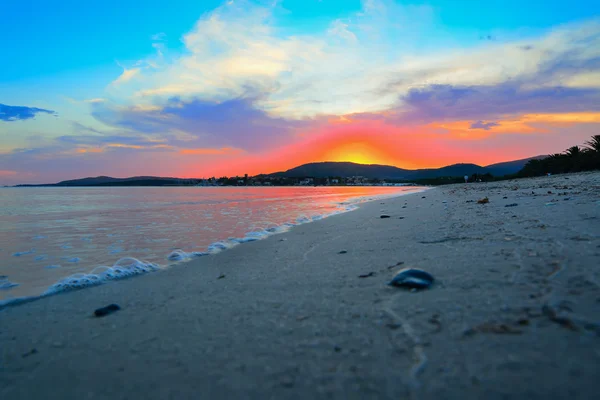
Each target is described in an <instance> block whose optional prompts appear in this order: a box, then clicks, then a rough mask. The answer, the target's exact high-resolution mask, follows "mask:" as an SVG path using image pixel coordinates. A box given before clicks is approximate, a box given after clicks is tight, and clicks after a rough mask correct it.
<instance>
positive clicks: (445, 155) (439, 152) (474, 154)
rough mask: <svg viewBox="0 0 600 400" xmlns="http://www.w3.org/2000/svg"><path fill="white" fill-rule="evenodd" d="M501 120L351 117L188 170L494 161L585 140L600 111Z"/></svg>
mask: <svg viewBox="0 0 600 400" xmlns="http://www.w3.org/2000/svg"><path fill="white" fill-rule="evenodd" d="M495 122H497V123H498V125H497V126H494V127H493V128H492V129H490V130H483V129H471V125H472V123H473V121H454V122H448V123H434V124H427V125H406V126H397V125H393V124H389V123H386V122H385V121H384V120H378V119H373V120H360V119H352V118H351V117H346V118H345V119H343V120H338V119H336V120H334V121H330V123H329V124H327V125H326V126H324V127H321V128H318V129H316V130H313V131H307V132H304V134H303V135H302V136H300V137H298V138H297V139H298V141H297V142H295V143H293V144H290V145H287V146H284V147H281V148H278V149H275V150H273V151H270V152H265V153H261V154H248V153H245V154H237V155H235V156H234V157H226V158H224V159H223V161H222V162H218V163H215V162H214V159H212V160H211V163H210V165H209V164H208V163H202V164H198V165H196V166H195V167H193V168H191V169H190V170H189V171H188V173H189V174H190V175H193V176H212V175H224V174H227V175H236V174H244V173H248V174H250V175H254V174H259V173H270V172H275V171H282V170H286V169H289V168H292V167H295V166H297V165H301V164H304V163H309V162H320V161H351V162H357V163H363V164H386V165H394V166H397V167H400V168H407V169H416V168H437V167H442V166H445V165H450V164H454V163H461V162H472V163H477V164H479V165H489V164H493V163H497V162H502V161H509V160H515V159H519V158H526V157H531V156H535V155H540V154H550V153H553V152H557V151H562V150H563V149H564V148H567V147H568V146H570V145H573V144H577V143H578V142H579V143H583V141H585V140H586V139H587V138H588V137H589V134H590V133H589V131H586V130H585V129H583V128H582V127H583V126H584V125H583V124H582V123H600V114H599V113H570V114H527V115H522V116H513V117H510V118H506V119H504V120H498V121H495ZM574 124H576V125H574ZM572 125H574V126H572ZM588 129H593V127H592V126H589V128H588ZM484 138H485V139H486V140H478V139H484ZM209 150H210V151H209V152H208V153H206V152H205V151H206V149H200V150H199V153H198V154H221V151H220V149H209ZM190 154H193V153H190Z"/></svg>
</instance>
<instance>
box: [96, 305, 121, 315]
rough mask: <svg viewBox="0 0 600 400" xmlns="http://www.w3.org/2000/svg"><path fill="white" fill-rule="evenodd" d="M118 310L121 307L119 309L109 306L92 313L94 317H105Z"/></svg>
mask: <svg viewBox="0 0 600 400" xmlns="http://www.w3.org/2000/svg"><path fill="white" fill-rule="evenodd" d="M120 309H121V307H119V306H118V305H117V304H109V305H107V306H106V307H102V308H99V309H97V310H96V311H94V315H95V316H96V317H104V316H105V315H108V314H112V313H114V312H115V311H119V310H120Z"/></svg>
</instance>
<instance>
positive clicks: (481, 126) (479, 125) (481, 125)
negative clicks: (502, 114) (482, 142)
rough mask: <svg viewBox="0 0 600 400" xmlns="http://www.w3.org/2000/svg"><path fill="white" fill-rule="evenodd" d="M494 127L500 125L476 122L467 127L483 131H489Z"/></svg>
mask: <svg viewBox="0 0 600 400" xmlns="http://www.w3.org/2000/svg"><path fill="white" fill-rule="evenodd" d="M495 126H500V124H499V123H497V122H483V121H477V122H473V123H472V124H471V126H470V127H469V129H483V130H485V131H489V130H490V129H492V128H493V127H495Z"/></svg>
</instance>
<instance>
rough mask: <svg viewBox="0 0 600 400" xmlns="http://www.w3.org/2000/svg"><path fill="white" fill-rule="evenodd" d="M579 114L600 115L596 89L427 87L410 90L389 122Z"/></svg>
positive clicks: (517, 84) (508, 84)
mask: <svg viewBox="0 0 600 400" xmlns="http://www.w3.org/2000/svg"><path fill="white" fill-rule="evenodd" d="M582 111H600V89H595V88H592V89H588V88H569V87H560V86H559V87H541V88H539V87H538V88H527V83H526V82H506V83H500V84H497V85H489V86H451V85H431V86H427V87H424V88H419V89H411V90H410V91H409V92H408V94H407V95H406V96H404V97H403V98H401V101H400V105H399V107H398V109H397V110H396V112H395V114H394V117H393V118H394V119H396V120H397V121H404V122H412V123H429V122H435V121H452V120H490V119H492V120H494V119H500V118H504V117H507V116H514V115H522V114H531V113H567V112H582Z"/></svg>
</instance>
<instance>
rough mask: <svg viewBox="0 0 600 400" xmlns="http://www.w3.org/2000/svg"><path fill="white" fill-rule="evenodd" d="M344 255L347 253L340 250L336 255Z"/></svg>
mask: <svg viewBox="0 0 600 400" xmlns="http://www.w3.org/2000/svg"><path fill="white" fill-rule="evenodd" d="M346 253H347V251H346V250H342V251H339V252H338V254H346Z"/></svg>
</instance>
